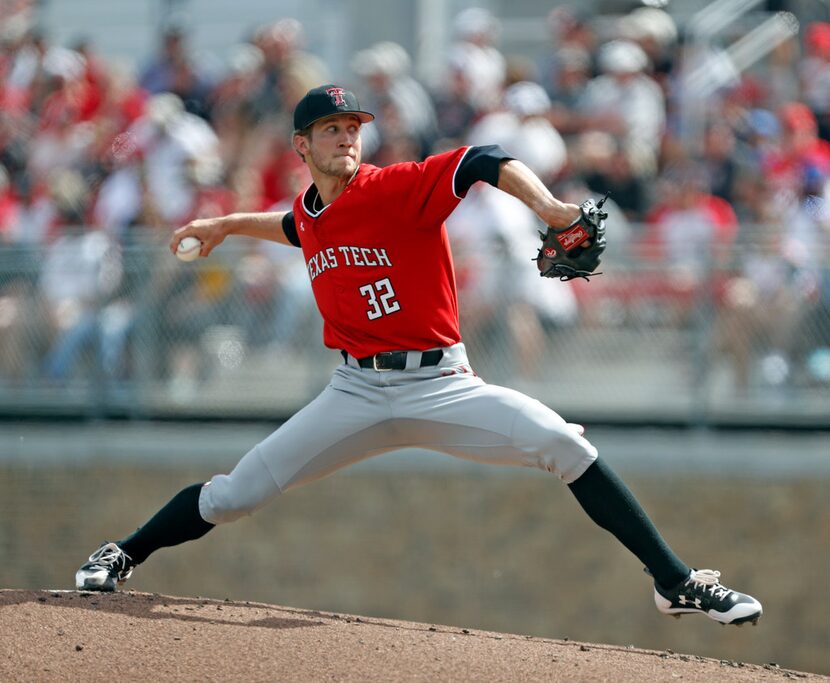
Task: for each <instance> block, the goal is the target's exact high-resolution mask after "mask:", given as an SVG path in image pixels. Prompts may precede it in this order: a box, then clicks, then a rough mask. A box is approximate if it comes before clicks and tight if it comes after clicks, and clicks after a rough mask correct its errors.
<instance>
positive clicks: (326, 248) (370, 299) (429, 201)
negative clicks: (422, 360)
mask: <svg viewBox="0 0 830 683" xmlns="http://www.w3.org/2000/svg"><path fill="white" fill-rule="evenodd" d="M468 149H469V148H466V147H465V148H461V149H456V150H453V151H450V152H445V153H444V154H438V155H436V156H432V157H429V158H427V159H425V160H424V161H422V162H420V163H415V162H406V163H400V164H394V165H391V166H387V167H385V168H378V167H376V166H372V165H370V164H361V165H360V168H359V169H358V172H357V174H356V175H355V177H354V178H353V179H352V181H351V182H350V183H349V185H348V186H347V187H346V189H345V190H344V191H343V192H342V193H341V194H340V196H339V197H337V199H335V200H334V201H333V202H332V203H331V204H329V205H328V206H326V207H324V208H323V209H321V210H318V211H315V210H313V208H312V207H313V204H314V202H313V200H314V198H315V197H316V188H315V187H314V186H313V185H312V186H310V187H309V188H308V189H307V190H305V192H303V193H300V194H299V195H298V196H297V197H296V199H295V200H294V225H295V228H296V231H297V236H298V237H299V240H300V244H301V246H302V249H303V254H304V256H305V260H306V266H307V268H308V274H309V277H310V279H311V286H312V289H313V291H314V297H315V299H316V301H317V307H318V308H319V309H320V313H321V314H322V316H323V322H324V324H323V342H324V343H325V345H326V346H328V347H329V348H333V349H344V350H346V351H348V352H349V353H350V354H351V355H352V356H355V357H357V358H362V357H364V356H371V355H374V354H376V353H379V352H381V351H404V350H417V351H422V350H424V349H430V348H435V347H438V346H449V345H451V344H455V343H457V342H459V341H461V334H460V332H459V325H458V298H457V294H456V288H455V273H454V270H453V263H452V256H451V254H450V246H449V240H448V239H447V231H446V227H445V226H444V221H445V220H446V218H447V216H449V215H450V213H451V212H452V211H453V209H454V208H455V207H456V206H457V205H458V202H459V201H460V200H461V197H459V196H457V195H456V194H455V192H454V184H453V179H454V176H455V173H456V171H457V169H458V166H459V164H460V163H461V160H462V159H463V158H464V155H465V154H466V153H467V150H468Z"/></svg>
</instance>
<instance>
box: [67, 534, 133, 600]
mask: <svg viewBox="0 0 830 683" xmlns="http://www.w3.org/2000/svg"><path fill="white" fill-rule="evenodd" d="M132 562H133V561H132V559H131V558H130V556H129V555H127V554H126V553H125V552H124V551H123V550H121V548H119V547H118V546H117V545H116V544H115V543H109V542H105V543H103V544H101V547H100V548H98V550H96V551H95V552H94V553H92V555H90V556H89V561H88V562H87V563H86V564H84V565H82V566H81V568H80V569H79V570H78V571H77V572H75V588H77V589H78V590H79V591H107V592H109V591H114V590H116V589H117V588H118V587H119V586H121V585H122V584H123V583H124V582H125V581H126V580H127V579H129V578H130V574H132V573H133V567H134V565H133V563H132Z"/></svg>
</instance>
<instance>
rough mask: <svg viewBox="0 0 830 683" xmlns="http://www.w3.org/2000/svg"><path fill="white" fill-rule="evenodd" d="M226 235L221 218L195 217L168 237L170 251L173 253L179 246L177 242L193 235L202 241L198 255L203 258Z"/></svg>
mask: <svg viewBox="0 0 830 683" xmlns="http://www.w3.org/2000/svg"><path fill="white" fill-rule="evenodd" d="M227 235H228V233H227V230H226V229H225V226H224V220H223V218H221V217H220V218H197V219H196V220H195V221H190V223H188V224H187V225H185V226H183V227H181V228H178V229H177V230H175V231H174V232H173V236H172V237H171V238H170V251H171V252H173V254H175V253H176V251H177V250H178V248H179V242H181V241H182V240H183V239H184V238H185V237H195V238H196V239H197V240H199V241H200V242H201V243H202V249H201V251H200V252H199V256H201V257H203V258H204V257H205V256H208V255H209V254H210V252H211V251H213V249H214V248H215V247H217V246H219V245H220V244H221V243H222V242H223V241H224V239H225V237H227Z"/></svg>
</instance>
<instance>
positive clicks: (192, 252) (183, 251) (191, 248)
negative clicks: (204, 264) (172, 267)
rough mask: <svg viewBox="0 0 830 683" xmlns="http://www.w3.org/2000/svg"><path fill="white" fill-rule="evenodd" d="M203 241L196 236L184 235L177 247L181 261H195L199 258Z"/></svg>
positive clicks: (177, 253)
mask: <svg viewBox="0 0 830 683" xmlns="http://www.w3.org/2000/svg"><path fill="white" fill-rule="evenodd" d="M201 248H202V243H201V242H200V241H199V240H197V239H196V238H195V237H183V238H182V241H181V242H179V246H178V247H177V248H176V257H177V258H178V259H179V260H180V261H195V260H196V259H197V258H199V251H200V250H201Z"/></svg>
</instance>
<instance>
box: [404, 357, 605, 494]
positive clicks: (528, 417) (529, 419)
mask: <svg viewBox="0 0 830 683" xmlns="http://www.w3.org/2000/svg"><path fill="white" fill-rule="evenodd" d="M459 360H460V361H461V362H458V361H459ZM442 366H443V363H442V365H441V366H439V367H438V368H422V369H421V370H419V371H417V373H414V374H410V375H403V374H402V373H401V376H400V377H399V378H396V380H397V381H396V386H395V392H396V393H395V399H394V402H393V411H394V414H395V417H396V418H399V419H401V420H403V422H402V424H401V425H399V428H400V429H405V431H406V436H407V440H408V441H409V445H411V446H421V447H424V448H429V449H431V450H436V451H440V452H442V453H447V454H449V455H454V456H457V457H461V458H465V459H469V460H474V461H476V462H482V463H489V464H498V465H522V466H526V467H536V468H539V469H543V470H546V471H548V472H552V473H553V474H555V475H556V476H558V477H559V478H560V479H562V480H563V481H564V482H566V483H571V482H573V481H575V480H576V479H578V478H579V477H580V476H581V475H582V473H583V472H585V470H586V469H588V467H589V466H590V465H591V463H593V462H594V460H596V458H597V449H596V448H595V447H594V446H593V445H592V444H591V443H590V442H589V441H588V440H587V439H585V438H584V437H583V436H582V435H581V434H580V433H579V431H578V430H577V429H576V428H575V427H574V426H571V425H569V424H568V423H566V422H565V420H564V419H563V418H562V417H561V416H560V415H559V414H558V413H556V412H555V411H554V410H552V409H550V408H548V407H547V406H545V405H544V404H542V403H541V402H540V401H537V400H536V399H534V398H531V397H529V396H526V395H525V394H522V393H520V392H518V391H515V390H513V389H508V388H505V387H500V386H497V385H492V384H486V383H485V382H483V381H482V380H481V379H480V378H478V377H476V376H475V375H474V374H473V373H472V371H471V370H470V369H469V366H468V365H466V357H464V358H463V359H455V361H454V364H452V365H449V366H443V367H442ZM418 375H419V376H418ZM426 377H429V378H427V379H425V378H426ZM404 425H405V427H404Z"/></svg>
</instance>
